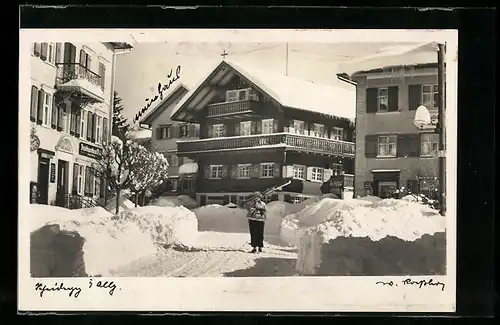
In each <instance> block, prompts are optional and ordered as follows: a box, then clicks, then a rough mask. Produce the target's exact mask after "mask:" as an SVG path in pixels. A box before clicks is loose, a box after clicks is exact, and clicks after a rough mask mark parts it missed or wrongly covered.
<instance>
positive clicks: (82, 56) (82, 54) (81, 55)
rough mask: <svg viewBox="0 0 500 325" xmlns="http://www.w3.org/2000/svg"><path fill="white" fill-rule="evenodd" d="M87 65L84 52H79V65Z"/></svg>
mask: <svg viewBox="0 0 500 325" xmlns="http://www.w3.org/2000/svg"><path fill="white" fill-rule="evenodd" d="M86 63H87V58H86V55H85V51H84V50H80V65H82V66H85V65H86Z"/></svg>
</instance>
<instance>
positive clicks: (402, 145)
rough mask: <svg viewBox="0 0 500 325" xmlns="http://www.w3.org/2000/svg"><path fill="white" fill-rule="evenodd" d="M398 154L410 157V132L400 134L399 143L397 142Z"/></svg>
mask: <svg viewBox="0 0 500 325" xmlns="http://www.w3.org/2000/svg"><path fill="white" fill-rule="evenodd" d="M396 148H397V149H396V156H397V157H409V156H410V137H409V134H398V137H397V144H396Z"/></svg>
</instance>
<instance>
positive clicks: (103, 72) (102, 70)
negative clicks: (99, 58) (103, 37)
mask: <svg viewBox="0 0 500 325" xmlns="http://www.w3.org/2000/svg"><path fill="white" fill-rule="evenodd" d="M99 76H100V77H101V80H100V81H101V88H102V89H104V84H105V81H106V66H105V65H104V63H102V62H99Z"/></svg>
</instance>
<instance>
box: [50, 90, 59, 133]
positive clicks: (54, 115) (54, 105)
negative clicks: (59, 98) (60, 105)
mask: <svg viewBox="0 0 500 325" xmlns="http://www.w3.org/2000/svg"><path fill="white" fill-rule="evenodd" d="M57 113H58V109H57V103H56V96H55V95H54V96H52V118H51V120H52V122H51V127H52V128H53V129H56V128H57V122H58V121H57V117H58V114H57Z"/></svg>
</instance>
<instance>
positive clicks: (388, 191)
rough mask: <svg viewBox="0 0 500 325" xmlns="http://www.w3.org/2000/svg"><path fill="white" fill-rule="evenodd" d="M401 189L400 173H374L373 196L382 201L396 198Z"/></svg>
mask: <svg viewBox="0 0 500 325" xmlns="http://www.w3.org/2000/svg"><path fill="white" fill-rule="evenodd" d="M398 189H399V172H373V194H374V195H375V196H378V197H380V198H382V199H388V198H394V197H395V196H397V193H398V192H397V190H398Z"/></svg>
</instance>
